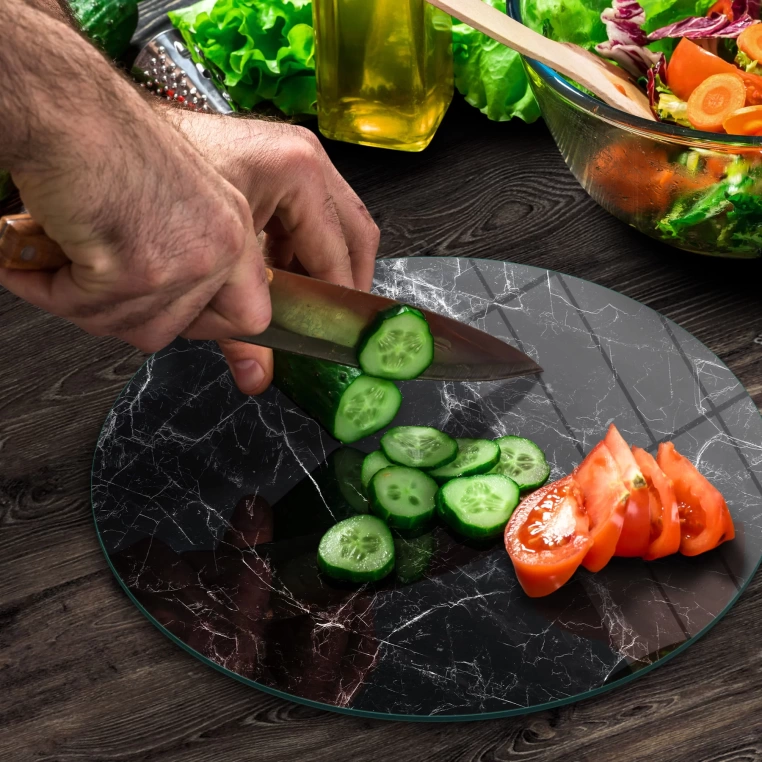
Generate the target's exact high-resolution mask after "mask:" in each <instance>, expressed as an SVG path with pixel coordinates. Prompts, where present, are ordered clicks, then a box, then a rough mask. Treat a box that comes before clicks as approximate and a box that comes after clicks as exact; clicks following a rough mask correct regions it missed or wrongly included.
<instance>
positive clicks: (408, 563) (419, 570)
mask: <svg viewBox="0 0 762 762" xmlns="http://www.w3.org/2000/svg"><path fill="white" fill-rule="evenodd" d="M435 550H436V543H435V542H434V535H433V534H431V532H427V533H426V534H422V535H420V536H418V537H415V538H413V539H405V538H402V537H396V538H395V539H394V554H395V564H394V576H395V577H397V580H398V581H399V582H400V583H401V584H403V585H410V584H412V583H413V582H416V581H417V580H419V579H421V578H422V577H424V576H425V575H426V572H427V571H428V570H429V565H430V563H431V557H432V556H433V555H434V551H435Z"/></svg>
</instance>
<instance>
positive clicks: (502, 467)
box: [490, 436, 550, 492]
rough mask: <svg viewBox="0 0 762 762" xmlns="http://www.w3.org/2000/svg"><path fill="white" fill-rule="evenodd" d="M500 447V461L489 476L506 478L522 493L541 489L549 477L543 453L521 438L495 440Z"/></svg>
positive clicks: (527, 440) (548, 468) (548, 467)
mask: <svg viewBox="0 0 762 762" xmlns="http://www.w3.org/2000/svg"><path fill="white" fill-rule="evenodd" d="M495 441H496V442H497V444H498V445H499V447H500V461H499V463H498V464H497V465H496V466H495V467H494V468H493V469H492V470H491V471H490V473H491V474H500V475H502V476H507V477H508V478H510V479H513V481H515V482H516V484H518V485H519V489H520V490H521V491H522V492H528V491H529V490H533V489H537V488H538V487H542V485H543V484H545V482H546V481H547V480H548V477H549V476H550V466H549V465H548V461H547V460H545V453H544V452H543V451H542V450H541V449H540V448H539V447H538V446H537V445H536V444H535V443H534V442H532V441H530V440H529V439H524V438H523V437H511V436H508V437H500V439H496V440H495Z"/></svg>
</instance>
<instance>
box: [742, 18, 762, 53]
mask: <svg viewBox="0 0 762 762" xmlns="http://www.w3.org/2000/svg"><path fill="white" fill-rule="evenodd" d="M738 48H739V50H742V51H743V52H744V53H746V55H747V56H749V58H751V59H752V60H753V61H762V24H752V25H751V26H747V27H746V29H744V30H743V32H741V34H740V35H739V37H738Z"/></svg>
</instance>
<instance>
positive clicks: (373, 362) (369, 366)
mask: <svg viewBox="0 0 762 762" xmlns="http://www.w3.org/2000/svg"><path fill="white" fill-rule="evenodd" d="M433 360H434V337H433V336H432V335H431V331H430V330H429V324H428V323H427V322H426V318H425V317H424V316H423V313H422V312H420V311H419V310H417V309H415V308H414V307H408V306H406V305H404V304H401V305H396V306H394V307H391V308H390V309H388V310H384V312H381V313H379V315H378V316H377V317H376V319H375V320H374V321H373V323H372V324H371V326H370V327H369V328H368V329H367V331H366V332H365V334H364V336H363V338H362V339H361V341H360V345H359V346H358V348H357V361H358V362H359V363H360V367H361V368H362V369H363V371H364V372H365V373H367V374H368V375H369V376H377V377H378V378H391V379H395V380H400V381H403V380H407V379H411V378H418V376H420V375H421V373H423V371H425V370H426V368H428V367H429V365H431V363H432V361H433Z"/></svg>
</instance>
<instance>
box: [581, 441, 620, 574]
mask: <svg viewBox="0 0 762 762" xmlns="http://www.w3.org/2000/svg"><path fill="white" fill-rule="evenodd" d="M573 475H574V478H575V479H576V480H577V483H578V484H579V486H580V489H581V490H582V495H583V496H584V499H585V509H586V510H587V515H588V516H589V517H590V539H591V540H592V546H591V548H590V550H589V551H588V552H587V555H586V556H585V558H584V560H583V561H582V565H583V566H584V567H585V568H586V569H588V570H590V571H591V572H597V571H600V570H601V569H602V568H603V567H604V566H605V565H606V564H607V563H608V562H609V561H610V560H611V557H612V556H613V555H614V551H615V550H616V545H617V542H619V535H620V534H621V533H622V525H623V524H624V512H625V509H626V508H627V500H628V498H629V496H630V494H629V492H628V491H627V488H626V487H625V486H624V482H622V478H621V476H620V475H619V468H618V467H617V464H616V461H615V460H614V456H613V455H612V454H611V452H610V450H609V448H608V447H607V446H606V443H605V442H599V443H598V444H597V445H596V446H595V447H594V448H593V449H592V451H591V452H590V454H589V455H588V456H587V457H586V458H585V459H584V460H583V461H582V463H580V464H579V466H577V468H576V469H575V471H574V474H573Z"/></svg>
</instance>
